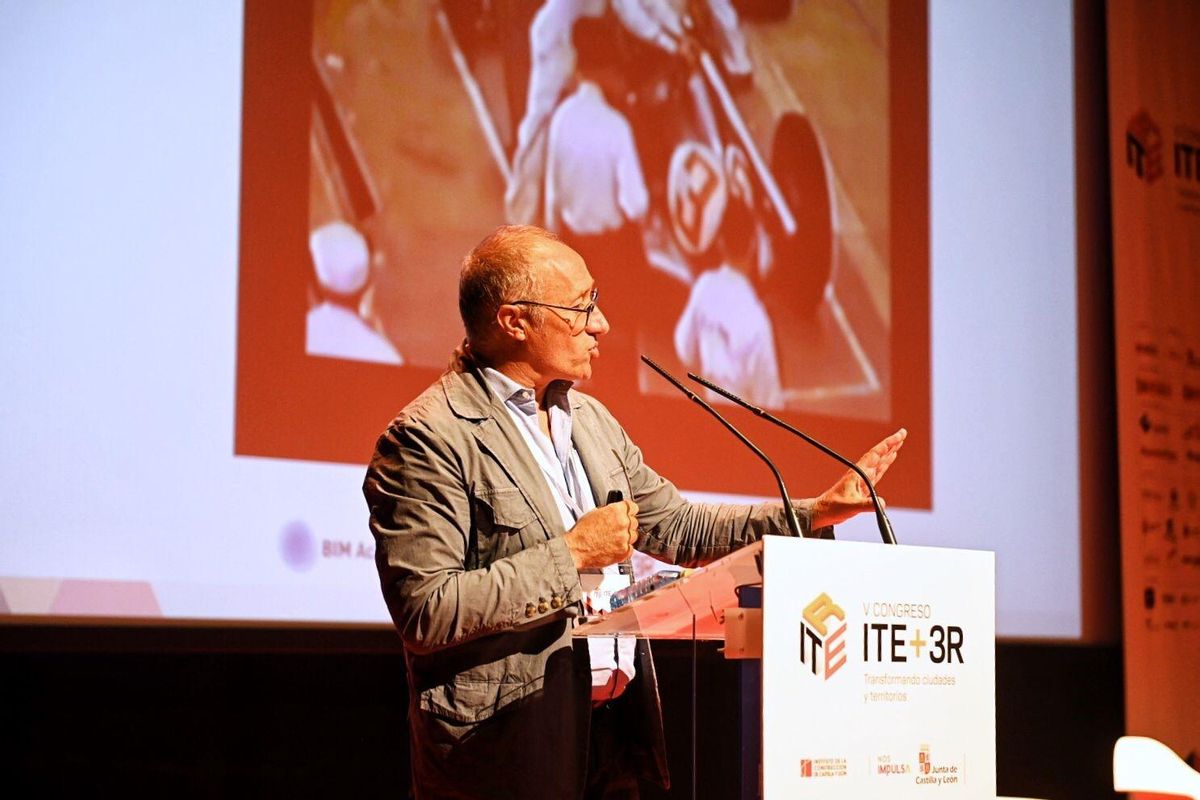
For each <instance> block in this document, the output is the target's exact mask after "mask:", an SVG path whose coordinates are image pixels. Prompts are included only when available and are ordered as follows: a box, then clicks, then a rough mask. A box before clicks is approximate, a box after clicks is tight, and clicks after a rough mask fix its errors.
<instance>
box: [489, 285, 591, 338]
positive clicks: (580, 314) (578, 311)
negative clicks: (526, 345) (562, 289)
mask: <svg viewBox="0 0 1200 800" xmlns="http://www.w3.org/2000/svg"><path fill="white" fill-rule="evenodd" d="M599 296H600V290H599V289H592V293H591V294H590V295H589V296H588V301H589V302H588V304H587V305H586V306H556V305H554V304H553V303H542V302H539V301H537V300H513V301H512V302H511V303H509V305H513V306H538V307H539V308H553V309H555V310H557V311H574V312H575V319H574V320H572V321H571V322H570V323H569V324H570V326H571V335H572V336H578V335H579V334H581V333H583V332H584V331H586V330H587V327H588V325H589V324H591V321H592V313H593V312H594V311H595V310H596V298H597V297H599ZM559 319H562V321H563V322H567V320H566V318H564V317H562V315H559ZM580 320H583V324H582V325H580V324H579V321H580Z"/></svg>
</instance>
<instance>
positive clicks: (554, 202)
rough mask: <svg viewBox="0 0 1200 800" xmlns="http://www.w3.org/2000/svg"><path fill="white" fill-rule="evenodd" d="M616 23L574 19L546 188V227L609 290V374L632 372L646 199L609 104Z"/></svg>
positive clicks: (625, 132)
mask: <svg viewBox="0 0 1200 800" xmlns="http://www.w3.org/2000/svg"><path fill="white" fill-rule="evenodd" d="M618 28H619V26H618V25H617V24H616V23H615V22H614V20H612V19H611V18H604V19H591V18H584V19H580V20H577V21H576V23H575V28H574V34H573V36H572V41H573V42H574V45H575V51H576V85H575V90H574V92H573V93H572V94H571V95H570V96H569V97H568V98H567V99H566V100H564V101H563V102H562V103H561V104H560V105H559V107H558V110H556V111H555V112H554V116H553V118H552V119H551V121H550V133H549V143H548V152H547V158H546V189H545V202H546V213H545V218H546V220H547V227H548V228H550V229H551V230H553V231H555V232H556V233H559V234H560V235H561V236H562V238H563V241H564V242H566V243H567V244H568V245H570V247H571V248H572V249H573V250H575V252H577V253H579V254H580V255H581V256H583V259H584V261H585V262H587V264H588V266H589V267H591V269H592V270H593V271H594V272H595V274H596V277H597V279H598V280H600V281H601V282H603V283H604V284H605V285H606V286H608V287H611V288H610V289H608V294H607V295H606V298H607V300H606V306H605V310H606V312H607V313H608V314H609V316H610V317H611V318H612V319H613V320H614V321H616V322H617V323H619V327H615V329H614V330H615V332H614V334H613V335H612V336H610V337H609V338H608V341H607V344H608V345H609V347H608V352H609V353H610V354H611V357H610V363H612V364H613V365H614V367H615V369H613V368H610V369H609V373H610V374H609V377H610V378H611V377H614V376H617V375H621V376H630V375H632V374H633V373H634V372H635V370H636V365H637V359H636V325H635V320H636V317H637V315H638V308H637V298H636V295H635V294H634V293H635V292H636V291H637V290H638V288H639V287H640V286H641V285H642V284H643V283H644V279H643V275H644V273H645V269H646V262H645V251H644V249H643V245H642V235H641V224H640V223H641V221H642V219H643V218H644V217H645V215H646V210H647V208H648V206H649V202H650V198H649V193H648V192H647V190H646V181H645V179H644V177H643V175H642V166H641V162H640V160H639V158H638V152H637V148H636V146H635V144H634V139H633V133H632V131H631V129H630V126H629V122H628V121H627V120H626V118H625V116H624V115H623V114H622V113H621V112H620V111H618V110H617V109H616V108H615V107H614V106H613V104H612V100H613V98H617V97H620V96H621V94H622V92H623V91H624V86H625V81H624V76H623V75H622V72H621V69H620V64H619V63H618V60H617V55H616V52H615V48H614V46H613V33H614V31H615V30H617V29H618Z"/></svg>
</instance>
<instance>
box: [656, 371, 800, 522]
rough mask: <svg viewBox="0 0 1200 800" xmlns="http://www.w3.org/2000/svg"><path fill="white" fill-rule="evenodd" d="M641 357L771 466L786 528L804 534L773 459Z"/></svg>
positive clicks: (707, 406)
mask: <svg viewBox="0 0 1200 800" xmlns="http://www.w3.org/2000/svg"><path fill="white" fill-rule="evenodd" d="M641 359H642V361H644V362H645V364H646V366H648V367H650V369H652V370H654V371H655V372H657V373H658V374H659V375H661V376H663V377H664V378H666V379H667V382H668V383H670V384H671V385H672V386H674V387H675V388H676V389H678V390H679V391H681V392H683V393H684V394H685V395H687V398H688V399H689V400H691V401H692V402H693V403H696V404H697V405H699V406H700V407H701V408H703V409H704V410H705V411H707V412H708V413H710V414H712V415H713V416H714V417H716V418H717V421H718V422H720V423H721V424H722V425H724V426H725V429H726V430H728V431H729V432H730V433H732V434H733V435H734V436H736V437H737V438H738V441H740V442H741V443H742V444H744V445H746V447H749V448H750V449H751V450H752V451H754V455H756V456H758V457H759V458H761V459H762V460H763V461H764V462H766V465H767V466H768V467H770V468H771V472H772V473H773V474H774V475H775V483H776V484H778V485H779V496H780V498H782V500H783V514H784V517H785V518H786V519H787V526H788V530H789V531H791V532H792V535H793V536H803V535H804V534H802V533H801V532H800V521H799V520H797V519H796V509H794V508H792V499H791V495H789V494H788V490H787V487H786V486H784V485H783V476H782V475H780V474H779V469H778V468H776V466H775V463H774V462H773V461H771V459H769V458H767V454H766V453H764V452H763V451H762V450H759V449H758V447H757V446H755V444H754V442H752V441H750V440H749V439H747V438H746V437H745V435H743V434H742V432H741V431H739V430H738V429H737V428H735V427H733V425H732V424H730V422H729V420H727V419H725V418H724V417H723V416H721V414H720V412H718V411H717V410H716V409H715V408H713V407H712V406H710V405H709V404H708V403H706V402H704V399H703V398H702V397H700V396H699V395H698V394H696V393H695V392H693V391H692V390H691V389H689V388H687V387H686V386H684V385H683V384H682V383H680V382H679V381H678V380H676V379H675V377H674V376H672V375H671V373H669V372H667V371H666V370H665V369H663V368H662V367H660V366H659V365H658V364H655V363H654V362H653V361H651V360H650V359H649V358H647V357H646V356H641Z"/></svg>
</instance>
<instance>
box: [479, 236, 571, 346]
mask: <svg viewBox="0 0 1200 800" xmlns="http://www.w3.org/2000/svg"><path fill="white" fill-rule="evenodd" d="M557 241H560V239H559V238H558V237H557V236H556V235H554V234H553V233H551V232H550V231H547V230H543V229H542V228H538V227H535V226H533V225H503V226H501V227H499V228H497V229H496V230H494V231H492V233H491V234H489V235H488V236H487V238H485V239H484V240H483V241H482V242H480V243H479V244H477V245H475V248H474V249H473V250H471V252H470V253H468V254H467V257H466V258H464V259H463V263H462V271H461V272H460V273H459V276H458V313H459V314H460V315H461V316H462V321H463V327H464V328H465V329H466V332H467V341H468V342H470V343H471V344H473V345H476V346H478V345H479V344H482V343H484V342H486V341H487V340H488V338H489V337H490V335H491V326H492V323H493V322H495V321H496V312H497V311H498V310H499V308H500V306H502V305H503V304H505V303H511V302H512V301H513V300H522V299H524V300H529V299H534V298H535V297H536V295H537V290H538V288H539V287H538V279H537V275H536V274H535V272H534V270H533V269H532V266H533V262H532V261H531V260H530V257H529V256H530V253H531V252H532V251H533V250H534V249H535V248H536V247H537V246H538V245H540V244H544V243H546V242H557ZM529 310H530V312H531V314H536V313H537V312H539V311H540V309H539V308H537V307H531V308H530V309H529ZM535 319H536V318H535Z"/></svg>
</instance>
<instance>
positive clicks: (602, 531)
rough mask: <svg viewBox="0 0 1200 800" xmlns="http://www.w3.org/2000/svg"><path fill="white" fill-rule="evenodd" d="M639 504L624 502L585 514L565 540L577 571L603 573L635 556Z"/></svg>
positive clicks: (601, 507) (629, 501) (630, 501)
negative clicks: (608, 568) (603, 568)
mask: <svg viewBox="0 0 1200 800" xmlns="http://www.w3.org/2000/svg"><path fill="white" fill-rule="evenodd" d="M637 512H638V507H637V503H635V502H633V501H632V500H621V501H619V502H616V503H610V504H609V505H606V506H600V507H599V508H596V509H593V510H591V511H589V512H588V513H586V514H584V515H583V516H582V517H580V518H579V521H578V522H576V523H575V527H573V528H571V530H569V531H567V533H566V535H565V536H563V538H564V539H566V541H567V547H568V548H569V549H570V551H571V558H573V559H574V560H575V568H576V569H580V570H582V569H599V568H602V567H607V566H608V565H609V564H616V563H617V562H618V561H623V560H624V559H627V558H629V557H630V556H631V555H633V544H634V542H636V541H637V535H638V532H637Z"/></svg>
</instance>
